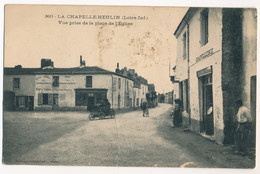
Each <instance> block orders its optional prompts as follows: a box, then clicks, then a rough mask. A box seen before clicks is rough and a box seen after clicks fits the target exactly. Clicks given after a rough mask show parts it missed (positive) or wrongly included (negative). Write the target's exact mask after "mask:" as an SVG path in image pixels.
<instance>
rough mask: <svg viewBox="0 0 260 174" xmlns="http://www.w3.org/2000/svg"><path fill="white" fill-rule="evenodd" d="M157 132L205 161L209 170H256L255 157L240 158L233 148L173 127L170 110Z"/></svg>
mask: <svg viewBox="0 0 260 174" xmlns="http://www.w3.org/2000/svg"><path fill="white" fill-rule="evenodd" d="M161 117H162V118H161V120H160V121H159V124H158V127H157V132H158V134H159V136H161V137H162V138H163V139H165V140H166V141H168V142H169V143H172V144H178V145H179V146H180V147H182V148H184V149H185V151H186V152H187V153H188V154H190V155H191V156H194V157H195V158H197V160H198V161H205V163H208V164H209V166H207V167H209V168H212V167H213V168H215V167H218V168H254V167H255V156H254V155H253V156H246V157H243V156H240V155H235V154H233V153H232V150H231V146H222V145H219V144H217V143H215V142H214V141H211V140H209V139H206V138H204V137H202V136H200V135H198V134H196V133H194V132H191V131H185V130H184V128H182V127H175V128H173V127H172V119H171V117H170V110H169V111H168V112H165V113H164V114H163V115H162V116H161Z"/></svg>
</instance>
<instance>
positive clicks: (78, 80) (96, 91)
mask: <svg viewBox="0 0 260 174" xmlns="http://www.w3.org/2000/svg"><path fill="white" fill-rule="evenodd" d="M47 62H48V63H47V66H45V65H46V60H44V61H43V60H42V61H41V63H42V65H41V68H22V67H21V66H16V67H15V68H4V96H11V97H9V98H7V97H5V100H4V108H5V109H11V108H15V110H87V109H88V110H89V109H90V108H91V107H92V106H93V105H96V104H100V103H101V102H102V100H104V99H105V98H107V99H108V100H109V102H110V103H111V107H113V108H114V109H120V108H130V107H133V86H134V82H133V80H131V79H130V78H128V77H125V76H123V75H121V74H117V73H114V72H111V71H108V70H105V69H102V68H99V67H96V66H94V67H89V66H85V63H83V61H82V60H81V62H80V65H81V66H80V67H76V68H54V67H53V63H51V61H50V60H47ZM11 110H12V109H11Z"/></svg>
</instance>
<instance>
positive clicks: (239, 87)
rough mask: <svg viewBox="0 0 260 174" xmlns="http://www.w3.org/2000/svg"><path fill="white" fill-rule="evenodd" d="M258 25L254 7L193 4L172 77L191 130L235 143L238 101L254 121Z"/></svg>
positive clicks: (183, 22)
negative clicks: (244, 106) (237, 7)
mask: <svg viewBox="0 0 260 174" xmlns="http://www.w3.org/2000/svg"><path fill="white" fill-rule="evenodd" d="M256 29H257V12H256V9H235V8H234V9H229V8H189V10H188V11H187V13H186V14H185V16H184V17H183V19H182V20H181V22H180V24H179V25H178V27H177V29H176V31H175V32H174V35H175V37H176V39H177V60H176V67H174V71H175V74H174V75H173V76H172V77H171V81H172V82H173V83H174V85H175V86H174V96H175V95H176V98H179V99H180V100H181V101H182V105H183V121H184V124H185V125H187V126H188V127H189V128H190V129H191V130H192V131H195V132H197V133H200V134H202V135H207V136H206V137H208V138H210V139H212V140H215V141H216V142H219V143H225V144H226V143H232V142H233V140H234V135H235V134H234V131H235V123H234V119H233V117H234V115H235V114H236V110H235V101H236V100H237V99H242V100H243V103H244V104H245V105H246V106H247V107H248V108H250V109H251V113H252V115H253V118H254V123H255V118H256V63H257V56H256V50H257V49H256V47H257V46H256V44H257V39H256V38H257V32H256ZM176 85H177V86H176ZM211 110H212V111H211ZM254 129H255V126H254ZM254 138H255V137H252V139H254Z"/></svg>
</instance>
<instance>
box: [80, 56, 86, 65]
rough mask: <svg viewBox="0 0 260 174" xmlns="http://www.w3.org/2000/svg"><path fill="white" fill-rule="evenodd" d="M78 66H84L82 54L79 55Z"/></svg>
mask: <svg viewBox="0 0 260 174" xmlns="http://www.w3.org/2000/svg"><path fill="white" fill-rule="evenodd" d="M80 66H85V60H82V55H80Z"/></svg>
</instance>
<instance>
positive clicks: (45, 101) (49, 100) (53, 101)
mask: <svg viewBox="0 0 260 174" xmlns="http://www.w3.org/2000/svg"><path fill="white" fill-rule="evenodd" d="M58 98H59V96H58V94H44V93H39V94H38V105H39V106H41V105H58Z"/></svg>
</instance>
